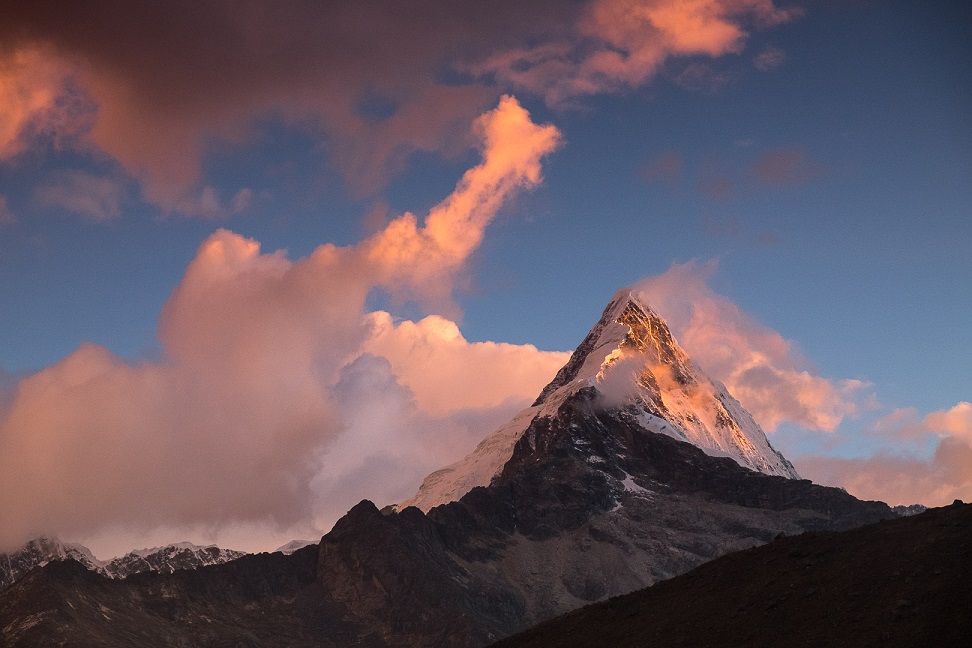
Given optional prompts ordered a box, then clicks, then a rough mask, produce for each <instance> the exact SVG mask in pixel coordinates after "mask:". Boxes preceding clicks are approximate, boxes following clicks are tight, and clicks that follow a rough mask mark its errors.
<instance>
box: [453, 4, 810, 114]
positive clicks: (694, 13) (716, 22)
mask: <svg viewBox="0 0 972 648" xmlns="http://www.w3.org/2000/svg"><path fill="white" fill-rule="evenodd" d="M798 14H799V12H798V11H797V10H793V9H781V8H778V7H776V6H774V4H773V2H772V1H771V0H729V1H725V0H691V1H688V2H672V1H667V0H595V1H593V2H591V3H589V4H588V5H587V6H586V7H585V10H584V12H583V14H582V16H581V18H580V20H579V21H578V23H577V24H576V26H575V27H574V30H573V31H574V33H573V34H572V38H570V39H563V40H551V41H546V42H544V43H542V44H540V45H536V46H534V47H530V48H520V49H516V48H513V49H509V50H506V51H502V52H499V53H497V54H495V55H493V56H491V57H488V58H487V59H485V60H484V61H482V62H481V63H479V64H478V65H474V66H471V67H470V70H471V71H472V72H473V73H478V74H489V75H493V76H495V77H496V78H497V79H499V80H501V81H503V82H505V83H508V84H511V85H512V86H513V87H515V88H522V89H527V90H530V91H531V92H535V93H537V94H540V95H542V96H544V98H545V99H546V100H547V102H548V103H550V104H551V105H558V104H562V103H564V102H566V101H568V100H570V99H573V98H577V97H583V96H587V95H593V94H599V93H603V92H616V91H619V90H622V89H631V88H637V87H639V86H642V85H644V84H645V83H647V82H648V81H649V80H650V79H651V78H652V77H654V76H655V74H657V73H658V71H659V70H660V69H661V67H662V65H663V64H664V63H665V61H666V60H667V59H669V58H671V57H675V56H708V57H718V56H722V55H724V54H730V53H738V52H739V51H740V50H741V49H742V48H743V45H744V43H745V40H746V37H747V35H748V33H747V31H746V29H747V25H752V26H753V27H756V28H763V27H768V26H772V25H776V24H780V23H783V22H787V21H789V20H791V19H793V18H794V17H796V16H797V15H798Z"/></svg>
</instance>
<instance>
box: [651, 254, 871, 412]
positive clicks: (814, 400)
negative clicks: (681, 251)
mask: <svg viewBox="0 0 972 648" xmlns="http://www.w3.org/2000/svg"><path fill="white" fill-rule="evenodd" d="M715 269H716V265H715V263H709V264H705V265H702V264H699V263H696V262H689V263H685V264H674V265H672V267H671V268H669V270H668V271H666V272H665V273H663V274H661V275H658V276H656V277H651V278H649V279H645V280H643V281H641V282H639V283H638V284H637V288H636V289H637V290H638V291H640V293H641V294H642V295H643V296H644V297H645V299H646V300H647V302H648V303H649V304H650V305H651V307H652V308H654V309H656V310H657V311H658V312H659V314H661V316H662V317H663V318H665V319H666V321H668V323H669V326H670V327H671V328H672V331H673V333H674V334H675V336H676V338H677V339H678V341H679V343H680V344H681V345H682V346H683V347H684V348H685V350H686V352H687V353H688V354H689V356H690V357H691V358H692V359H693V360H695V361H696V362H698V363H699V365H700V366H701V367H702V369H703V370H704V371H706V372H707V373H708V374H709V375H711V376H712V377H713V378H715V379H717V380H719V381H721V382H723V383H724V384H725V385H726V387H727V388H728V389H729V391H730V392H731V393H732V394H733V396H735V397H736V398H737V399H738V400H739V401H740V402H741V403H742V404H743V406H744V407H745V408H746V409H747V410H749V412H750V413H752V415H753V417H754V418H755V419H756V421H757V422H758V423H759V424H760V425H761V426H762V427H763V428H764V429H766V430H768V431H773V430H775V429H776V427H777V426H778V425H779V424H780V423H782V422H784V421H788V422H790V423H795V424H797V425H800V426H802V427H805V428H808V429H813V430H826V431H832V430H834V428H836V427H837V425H838V424H839V423H840V422H841V421H842V420H843V419H844V418H845V417H847V416H849V415H853V414H855V413H857V412H858V411H860V410H861V408H862V407H863V404H862V400H863V396H864V392H866V388H867V384H866V383H863V382H861V381H859V380H833V379H829V378H825V377H822V376H819V375H817V374H816V373H814V372H813V371H812V369H810V368H809V366H808V363H807V361H806V360H805V359H804V358H803V357H802V355H801V354H800V353H799V352H798V351H797V349H796V347H795V345H794V344H793V343H792V342H790V341H788V340H786V339H785V338H784V337H783V336H782V335H780V334H779V333H777V332H776V331H774V330H772V329H770V328H768V327H766V326H764V325H762V324H760V323H759V322H757V321H756V320H755V319H754V318H753V317H752V316H750V315H749V314H747V313H745V312H744V311H743V310H742V309H740V308H739V307H738V306H736V305H735V304H734V303H732V302H731V301H729V300H728V299H726V298H725V297H722V296H721V295H718V294H716V293H715V292H714V291H713V290H712V289H711V288H710V287H709V285H708V281H709V278H710V277H711V276H712V274H713V273H714V272H715Z"/></svg>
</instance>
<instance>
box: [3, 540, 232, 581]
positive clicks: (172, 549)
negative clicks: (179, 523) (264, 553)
mask: <svg viewBox="0 0 972 648" xmlns="http://www.w3.org/2000/svg"><path fill="white" fill-rule="evenodd" d="M245 555H246V554H245V553H244V552H242V551H233V550H232V549H221V548H220V547H217V546H215V545H210V546H208V547H199V546H197V545H194V544H192V543H189V542H180V543H176V544H171V545H166V546H164V547H154V548H152V549H138V550H135V551H131V552H129V553H127V554H125V555H124V556H120V557H118V558H112V559H111V560H107V561H106V560H98V559H97V558H95V557H94V555H92V553H91V551H89V550H88V548H87V547H85V546H84V545H80V544H76V543H63V542H61V541H60V540H58V539H57V538H47V537H43V538H37V539H35V540H31V541H29V542H27V543H25V544H24V546H22V547H21V548H19V549H17V550H16V551H12V552H10V553H5V554H0V590H4V589H6V588H8V587H10V586H11V585H12V584H13V583H14V582H16V581H17V580H18V579H20V578H21V577H23V576H24V575H26V574H27V573H28V572H29V571H30V570H32V569H34V568H35V567H43V566H44V565H46V564H48V563H50V562H52V561H60V560H74V561H77V562H78V563H80V564H81V565H82V566H84V567H85V568H86V569H89V570H91V571H93V572H97V573H99V574H102V575H104V576H107V577H108V578H127V577H128V576H131V575H132V574H138V573H141V572H146V571H154V572H160V573H163V574H170V573H172V572H174V571H177V570H184V569H196V568H197V567H203V566H206V565H219V564H222V563H225V562H229V561H230V560H236V559H237V558H240V557H242V556H245Z"/></svg>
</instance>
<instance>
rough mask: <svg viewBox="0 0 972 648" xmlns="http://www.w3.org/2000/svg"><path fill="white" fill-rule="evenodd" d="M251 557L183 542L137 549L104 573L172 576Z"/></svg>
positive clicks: (110, 563)
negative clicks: (152, 573)
mask: <svg viewBox="0 0 972 648" xmlns="http://www.w3.org/2000/svg"><path fill="white" fill-rule="evenodd" d="M245 555H247V554H246V552H243V551H234V550H232V549H223V548H221V547H217V546H216V545H208V546H205V547H200V546H198V545H194V544H192V543H191V542H179V543H176V544H170V545H166V546H164V547H154V548H152V549H137V550H135V551H130V552H129V553H127V554H125V555H124V556H120V557H118V558H112V559H111V560H109V561H108V562H107V563H105V565H104V568H103V573H104V574H105V575H106V576H108V577H110V578H127V577H129V576H131V575H132V574H140V573H142V572H148V571H151V572H158V573H160V574H171V573H172V572H174V571H179V570H186V569H197V568H199V567H205V566H207V565H221V564H223V563H225V562H229V561H231V560H236V559H237V558H242V557H243V556H245Z"/></svg>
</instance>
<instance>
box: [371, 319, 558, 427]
mask: <svg viewBox="0 0 972 648" xmlns="http://www.w3.org/2000/svg"><path fill="white" fill-rule="evenodd" d="M370 320H371V325H372V327H373V332H372V335H371V338H370V339H369V341H368V342H367V343H366V344H365V345H364V349H365V350H367V351H369V352H372V353H375V354H377V355H380V356H382V357H384V358H387V359H388V361H389V362H390V363H391V367H392V370H393V371H394V373H395V375H396V377H397V378H398V380H399V382H401V383H402V384H403V385H407V386H408V387H409V388H410V389H411V390H412V391H413V393H414V395H415V399H416V403H417V404H418V405H419V406H420V407H421V408H422V409H423V410H424V411H426V412H429V413H432V414H445V413H448V412H451V411H454V410H460V409H473V408H482V407H495V406H498V405H501V404H502V403H503V402H504V401H505V400H506V399H508V398H509V394H510V392H511V391H512V392H513V393H517V394H525V393H529V392H530V391H531V390H533V389H535V388H536V386H537V385H541V387H542V386H543V385H544V384H545V383H546V382H549V379H550V377H551V376H553V375H555V374H556V373H557V370H558V369H560V367H562V366H563V365H564V364H566V363H567V360H569V359H570V354H569V353H561V352H552V351H550V352H544V351H538V350H537V348H536V347H534V346H533V345H531V344H526V345H517V344H505V343H497V342H474V343H470V342H467V341H466V339H465V338H463V336H462V334H461V333H460V332H459V327H458V326H456V324H455V323H454V322H452V321H450V320H447V319H445V318H443V317H439V316H438V315H430V316H428V317H426V318H424V319H422V320H420V321H418V322H410V321H403V322H399V323H397V324H396V323H394V322H393V320H392V317H391V315H389V314H388V313H385V312H377V313H372V314H371V315H370Z"/></svg>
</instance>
